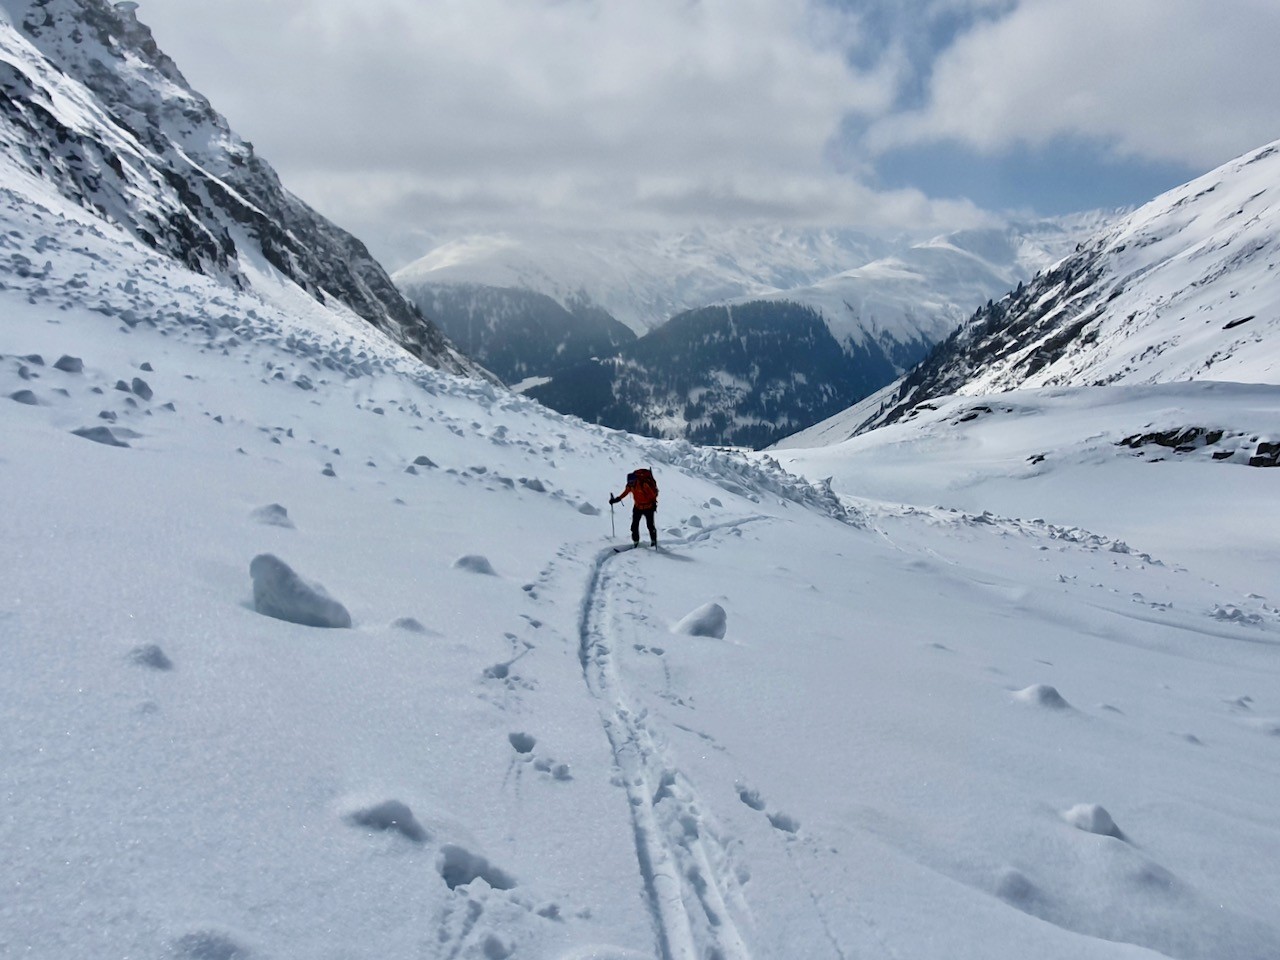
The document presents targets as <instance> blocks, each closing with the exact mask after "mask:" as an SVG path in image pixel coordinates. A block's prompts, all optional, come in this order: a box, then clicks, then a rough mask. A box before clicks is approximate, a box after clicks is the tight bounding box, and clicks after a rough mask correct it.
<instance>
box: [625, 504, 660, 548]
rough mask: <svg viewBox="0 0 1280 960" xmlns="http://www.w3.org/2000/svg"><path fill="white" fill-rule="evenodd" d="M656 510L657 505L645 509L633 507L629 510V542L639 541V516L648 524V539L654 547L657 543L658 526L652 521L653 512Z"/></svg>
mask: <svg viewBox="0 0 1280 960" xmlns="http://www.w3.org/2000/svg"><path fill="white" fill-rule="evenodd" d="M657 512H658V508H657V507H650V508H649V509H647V510H641V509H640V508H639V507H635V508H634V509H632V511H631V542H632V543H639V542H640V518H641V517H644V520H645V523H647V524H648V525H649V540H650V541H651V542H652V543H653V545H654V546H655V547H656V546H657V545H658V528H657V526H656V525H655V524H654V522H653V517H654V514H656V513H657Z"/></svg>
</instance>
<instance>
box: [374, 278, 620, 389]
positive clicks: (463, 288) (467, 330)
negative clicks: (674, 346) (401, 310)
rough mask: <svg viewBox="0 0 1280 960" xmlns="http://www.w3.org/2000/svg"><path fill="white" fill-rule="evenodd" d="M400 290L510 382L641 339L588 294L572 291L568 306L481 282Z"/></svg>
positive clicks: (541, 374) (466, 349) (418, 285)
mask: <svg viewBox="0 0 1280 960" xmlns="http://www.w3.org/2000/svg"><path fill="white" fill-rule="evenodd" d="M396 279H397V281H398V280H399V277H398V276H397V278H396ZM401 289H403V291H404V293H405V295H406V296H407V297H408V298H409V299H410V300H411V301H412V302H413V303H414V304H415V305H416V306H417V307H418V308H419V309H420V310H421V311H422V312H423V313H424V314H426V315H428V316H430V317H433V318H434V319H435V321H436V322H437V323H438V324H439V325H440V327H441V329H442V330H444V332H445V334H446V335H447V336H448V337H449V339H450V340H452V341H453V342H454V343H455V344H457V345H458V347H459V348H460V349H461V350H462V351H463V352H465V353H466V355H467V356H469V357H472V358H473V359H475V360H476V361H478V362H479V363H482V364H483V365H484V366H485V368H486V369H488V370H491V371H493V372H494V373H496V374H497V375H498V376H499V377H501V378H502V379H503V381H504V382H506V383H511V384H514V383H518V382H519V381H521V380H526V379H528V378H530V377H545V376H550V375H551V374H553V373H556V372H557V371H559V370H564V369H566V368H568V367H571V366H573V365H574V364H577V363H581V362H583V361H586V360H589V359H590V358H592V357H607V356H612V355H613V354H614V353H615V352H616V351H617V350H618V349H619V348H620V347H623V346H625V345H626V344H630V343H634V342H635V339H636V335H635V334H634V333H632V332H631V330H630V329H629V328H628V327H625V326H623V325H622V324H621V323H619V322H618V321H617V320H615V319H614V318H613V317H611V316H610V315H609V314H608V313H607V312H606V311H605V310H603V309H602V308H600V307H597V306H595V305H594V304H592V303H590V302H588V301H587V300H586V299H585V298H576V299H575V298H568V300H569V302H568V305H567V306H563V305H561V304H560V303H558V302H557V301H555V300H553V299H552V298H551V297H548V296H546V295H545V294H542V293H535V292H534V291H532V290H521V289H517V288H514V287H491V286H485V285H483V284H475V283H425V282H421V281H413V282H403V283H402V284H401Z"/></svg>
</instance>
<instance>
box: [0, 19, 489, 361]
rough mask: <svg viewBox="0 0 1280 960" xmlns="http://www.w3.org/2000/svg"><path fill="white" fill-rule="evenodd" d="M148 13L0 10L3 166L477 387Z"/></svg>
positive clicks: (202, 268) (192, 261) (174, 251)
mask: <svg viewBox="0 0 1280 960" xmlns="http://www.w3.org/2000/svg"><path fill="white" fill-rule="evenodd" d="M136 6H137V5H136V4H132V3H122V4H117V5H115V6H112V5H111V4H109V3H106V2H104V0H4V2H3V4H0V151H2V152H3V156H4V158H5V162H6V163H8V164H14V165H17V166H18V167H20V168H22V169H23V170H25V171H26V172H28V173H30V174H32V175H33V176H35V177H36V178H39V179H42V180H45V181H47V182H48V183H50V184H52V185H53V186H54V187H55V188H56V189H57V190H58V191H59V192H60V193H61V194H62V195H63V196H65V197H67V198H68V199H70V200H72V201H73V202H75V203H77V204H80V205H81V206H84V207H85V208H86V209H87V210H91V211H93V212H95V213H96V214H98V215H99V216H101V217H103V218H105V219H107V220H109V221H111V222H112V223H115V224H119V225H121V226H123V227H124V228H125V229H127V230H128V231H129V232H130V233H132V234H133V236H134V237H136V238H137V239H139V240H141V241H142V242H143V243H145V244H146V245H148V246H150V247H152V248H154V249H156V250H158V251H160V252H162V253H164V254H166V255H168V256H171V257H173V258H174V259H176V260H177V261H179V262H181V263H183V264H185V265H186V266H188V267H190V268H191V269H193V270H196V271H198V272H200V273H204V274H208V275H211V276H218V277H222V278H225V279H226V280H227V281H229V282H230V283H233V284H236V285H240V286H244V285H248V284H251V283H253V282H255V277H257V276H260V275H262V274H264V273H269V274H276V275H278V277H279V278H280V279H281V280H282V281H284V282H285V283H287V284H289V285H293V286H296V287H297V288H299V289H300V290H301V291H305V293H306V295H307V296H309V297H311V298H313V299H315V300H317V301H319V302H321V303H330V302H332V303H335V304H337V305H339V307H340V311H341V312H349V313H354V314H356V315H358V316H359V317H362V318H363V319H364V320H366V321H368V322H369V323H372V324H373V325H374V326H376V327H378V328H379V329H381V330H384V331H385V332H387V333H388V334H390V335H391V336H392V337H393V338H394V339H395V340H396V341H397V342H399V343H401V344H402V345H403V346H405V347H406V349H408V350H410V351H411V352H413V353H414V354H415V355H416V356H418V357H420V358H422V359H423V360H425V361H427V362H429V363H431V364H433V365H437V366H442V367H444V368H447V369H450V370H454V371H470V372H475V373H478V372H479V371H478V370H477V368H476V367H475V366H474V365H472V364H470V363H468V361H466V360H464V359H463V358H461V357H460V356H459V355H458V354H457V353H456V352H455V351H454V350H453V349H452V348H451V347H450V346H449V344H448V343H447V341H446V340H445V339H444V337H443V336H442V335H441V333H440V331H439V330H438V329H437V328H436V327H435V326H434V325H433V324H431V323H430V322H429V321H427V320H425V319H423V317H422V316H421V315H420V313H419V311H417V310H416V309H415V308H414V307H413V306H412V305H410V304H409V303H407V302H406V301H405V300H404V298H403V297H402V296H401V295H400V294H399V293H398V292H397V290H396V289H395V287H394V285H393V284H392V283H391V280H390V278H389V277H388V276H387V275H386V273H385V272H384V271H383V270H382V268H381V267H380V266H379V265H378V264H377V263H376V262H375V261H374V260H373V259H372V258H371V257H370V256H369V253H368V251H367V250H366V249H365V247H364V245H363V244H362V243H360V242H359V241H358V240H356V239H355V238H354V237H352V236H350V235H349V234H347V233H345V232H343V231H342V230H340V229H338V228H337V227H335V226H334V225H333V224H331V223H329V222H328V221H326V220H325V219H324V218H322V217H320V216H319V215H318V214H316V213H315V212H314V211H313V210H311V209H310V208H309V207H307V206H306V205H305V204H303V203H302V202H301V201H300V200H298V199H297V198H296V197H294V196H292V195H291V194H289V193H288V192H287V191H286V190H285V189H284V188H283V187H282V186H281V184H280V181H279V178H278V177H277V176H276V174H275V172H274V171H273V170H272V169H271V167H270V166H268V165H267V164H266V163H265V162H264V161H263V160H262V159H261V158H259V157H258V156H257V155H256V154H255V153H254V151H253V148H252V146H251V145H250V144H248V143H246V142H245V141H244V140H242V139H240V138H239V137H238V136H236V135H235V134H234V133H233V132H232V131H231V130H230V129H229V127H228V126H227V123H226V121H225V120H224V119H223V118H222V117H221V116H220V115H219V114H218V113H217V112H216V111H215V110H214V109H213V108H212V106H211V105H210V104H209V102H208V101H207V100H206V99H205V98H204V97H202V96H201V95H200V94H198V93H197V92H195V91H194V90H192V89H191V87H190V86H189V85H188V84H187V82H186V81H185V80H184V79H183V77H182V74H181V73H180V72H179V71H178V68H177V66H176V65H175V64H174V63H173V61H172V60H170V59H169V58H168V57H166V56H165V55H164V53H163V52H161V51H160V50H158V49H157V48H156V45H155V43H154V41H153V40H152V37H151V33H150V31H149V30H148V29H147V28H146V27H145V26H144V25H143V24H141V23H140V22H139V21H138V20H137V17H136V14H135V12H134V8H135V7H136ZM275 286H276V284H275V283H272V282H268V283H267V284H266V285H265V286H264V289H265V290H268V291H269V290H271V289H273V288H274V287H275Z"/></svg>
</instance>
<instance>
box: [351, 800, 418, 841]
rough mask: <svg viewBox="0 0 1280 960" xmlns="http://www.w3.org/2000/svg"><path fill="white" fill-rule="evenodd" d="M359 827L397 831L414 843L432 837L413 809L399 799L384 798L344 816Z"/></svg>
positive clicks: (381, 830) (383, 831)
mask: <svg viewBox="0 0 1280 960" xmlns="http://www.w3.org/2000/svg"><path fill="white" fill-rule="evenodd" d="M344 819H345V820H346V821H347V822H348V823H350V824H352V825H353V826H357V827H366V828H367V829H369V830H377V831H379V832H381V833H385V832H387V831H388V830H391V831H395V832H396V833H398V834H400V835H401V836H402V837H404V838H405V839H407V840H412V841H413V842H414V843H426V842H427V840H429V839H430V836H429V835H428V833H427V831H426V830H425V829H423V826H422V824H420V823H419V822H418V819H417V818H416V817H415V816H414V815H413V811H412V810H410V809H409V807H408V806H407V805H406V804H404V803H402V802H401V801H399V800H384V801H382V802H381V803H377V804H374V805H373V806H371V807H362V808H360V809H358V810H353V811H352V812H351V813H348V814H347V815H346V817H345V818H344Z"/></svg>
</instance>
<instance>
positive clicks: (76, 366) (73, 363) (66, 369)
mask: <svg viewBox="0 0 1280 960" xmlns="http://www.w3.org/2000/svg"><path fill="white" fill-rule="evenodd" d="M53 369H55V370H61V371H62V372H63V373H83V372H84V361H83V360H81V359H80V358H79V357H73V356H71V355H70V354H66V353H64V354H63V355H62V356H60V357H59V358H58V360H57V362H56V363H55V364H54V365H53Z"/></svg>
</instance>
